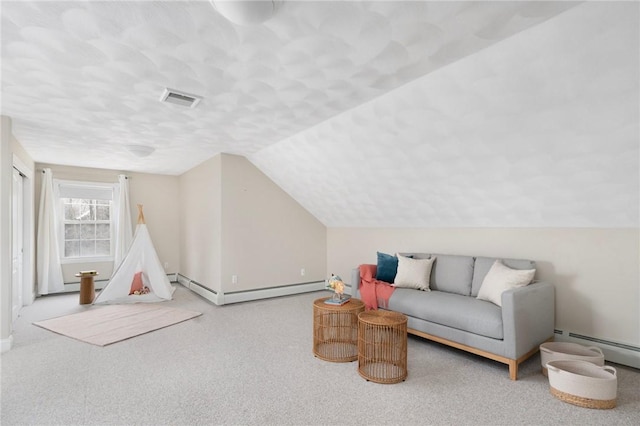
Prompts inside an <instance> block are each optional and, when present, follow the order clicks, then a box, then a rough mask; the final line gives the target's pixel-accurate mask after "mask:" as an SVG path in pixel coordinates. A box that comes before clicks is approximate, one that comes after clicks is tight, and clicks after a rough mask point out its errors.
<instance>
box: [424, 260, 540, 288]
mask: <svg viewBox="0 0 640 426" xmlns="http://www.w3.org/2000/svg"><path fill="white" fill-rule="evenodd" d="M496 260H497V258H495V257H476V262H475V266H474V268H473V280H472V284H471V296H473V297H476V296H478V291H480V287H482V282H483V281H484V277H485V276H486V275H487V272H489V269H491V266H493V263H494V262H495V261H496ZM501 260H502V263H503V264H504V265H505V266H508V267H509V268H511V269H535V267H536V263H535V262H533V261H531V260H524V259H501ZM436 263H437V262H436Z"/></svg>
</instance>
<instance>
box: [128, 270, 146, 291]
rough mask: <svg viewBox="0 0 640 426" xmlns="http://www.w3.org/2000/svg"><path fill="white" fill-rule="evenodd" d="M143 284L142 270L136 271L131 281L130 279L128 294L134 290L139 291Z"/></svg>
mask: <svg viewBox="0 0 640 426" xmlns="http://www.w3.org/2000/svg"><path fill="white" fill-rule="evenodd" d="M143 287H144V285H143V284H142V271H140V272H136V274H135V275H134V276H133V281H131V290H130V291H129V294H133V293H135V292H136V291H141V290H142V288H143Z"/></svg>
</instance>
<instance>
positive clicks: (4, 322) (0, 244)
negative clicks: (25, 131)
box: [0, 115, 13, 352]
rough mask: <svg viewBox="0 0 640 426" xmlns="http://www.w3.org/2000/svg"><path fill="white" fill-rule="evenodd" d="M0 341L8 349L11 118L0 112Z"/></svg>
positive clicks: (10, 329)
mask: <svg viewBox="0 0 640 426" xmlns="http://www.w3.org/2000/svg"><path fill="white" fill-rule="evenodd" d="M0 120H1V121H0V343H1V350H2V352H4V351H6V350H9V349H11V341H12V336H11V332H12V326H11V322H12V321H11V305H12V298H11V179H12V178H11V176H12V175H13V164H12V162H13V161H12V154H11V119H10V118H9V117H7V116H4V115H3V116H0Z"/></svg>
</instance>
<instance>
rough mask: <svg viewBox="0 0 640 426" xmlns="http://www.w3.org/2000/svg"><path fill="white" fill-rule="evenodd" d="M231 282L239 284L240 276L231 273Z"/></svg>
mask: <svg viewBox="0 0 640 426" xmlns="http://www.w3.org/2000/svg"><path fill="white" fill-rule="evenodd" d="M231 284H238V276H237V275H231Z"/></svg>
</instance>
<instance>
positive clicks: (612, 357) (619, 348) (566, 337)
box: [555, 330, 640, 369]
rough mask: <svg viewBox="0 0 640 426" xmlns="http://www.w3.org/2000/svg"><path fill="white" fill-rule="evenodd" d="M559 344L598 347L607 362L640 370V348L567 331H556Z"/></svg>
mask: <svg viewBox="0 0 640 426" xmlns="http://www.w3.org/2000/svg"><path fill="white" fill-rule="evenodd" d="M555 340H556V341H557V342H567V343H578V344H581V345H585V346H597V347H599V348H600V349H601V350H602V353H604V358H605V360H607V361H610V362H615V363H616V364H622V365H627V366H629V367H633V368H638V369H640V347H637V346H634V345H629V344H627V343H619V342H614V341H611V340H605V339H599V338H597V337H591V336H586V335H583V334H578V333H573V332H570V331H566V330H555Z"/></svg>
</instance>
